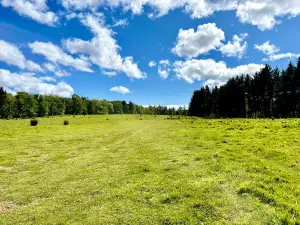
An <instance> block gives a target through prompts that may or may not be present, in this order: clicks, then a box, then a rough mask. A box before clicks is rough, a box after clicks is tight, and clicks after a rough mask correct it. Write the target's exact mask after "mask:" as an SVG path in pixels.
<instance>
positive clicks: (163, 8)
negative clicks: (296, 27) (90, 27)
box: [62, 0, 300, 30]
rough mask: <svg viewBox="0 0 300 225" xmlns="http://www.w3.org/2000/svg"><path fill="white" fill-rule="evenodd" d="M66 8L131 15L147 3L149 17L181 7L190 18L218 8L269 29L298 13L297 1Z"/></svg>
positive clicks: (117, 0)
mask: <svg viewBox="0 0 300 225" xmlns="http://www.w3.org/2000/svg"><path fill="white" fill-rule="evenodd" d="M62 4H63V6H64V7H65V8H67V9H76V10H86V9H90V10H92V11H96V10H97V9H98V8H99V7H100V6H102V7H105V6H108V7H110V8H115V7H122V8H123V9H124V10H125V11H131V12H132V13H133V14H141V13H142V12H143V8H144V6H150V7H151V8H152V12H150V13H149V17H151V18H156V17H160V16H164V15H166V14H168V13H169V11H171V10H175V9H178V8H182V9H183V10H184V11H185V12H186V13H188V14H189V15H190V16H191V17H192V18H196V19H199V18H204V17H208V16H210V15H213V13H214V12H218V11H229V10H234V11H236V15H237V17H238V18H239V20H240V21H241V22H242V23H249V24H252V25H254V26H257V27H258V28H259V29H261V30H266V29H272V28H273V27H274V26H275V25H276V24H278V23H279V22H280V18H281V17H282V16H289V17H293V16H298V15H299V14H300V4H299V1H298V0H284V1H283V0H244V1H241V0H143V1H141V0H89V1H78V0H62Z"/></svg>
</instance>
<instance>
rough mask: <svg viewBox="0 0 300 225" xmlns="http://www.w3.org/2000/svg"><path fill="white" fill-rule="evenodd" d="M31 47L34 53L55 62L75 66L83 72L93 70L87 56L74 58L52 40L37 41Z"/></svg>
mask: <svg viewBox="0 0 300 225" xmlns="http://www.w3.org/2000/svg"><path fill="white" fill-rule="evenodd" d="M29 47H30V48H31V50H32V52H33V53H35V54H39V55H43V56H44V57H45V58H46V59H47V60H49V61H50V62H52V63H54V64H61V65H63V66H69V67H73V68H75V69H76V70H79V71H83V72H89V73H92V72H93V70H91V69H90V63H89V62H88V59H87V58H85V57H83V56H81V57H80V58H73V57H72V56H71V55H68V54H66V53H65V52H64V51H63V50H62V49H61V48H59V47H58V46H56V45H54V44H52V43H51V42H48V43H45V42H38V41H36V42H34V43H30V44H29Z"/></svg>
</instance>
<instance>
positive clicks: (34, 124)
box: [30, 119, 39, 127]
mask: <svg viewBox="0 0 300 225" xmlns="http://www.w3.org/2000/svg"><path fill="white" fill-rule="evenodd" d="M38 123H39V121H38V120H37V119H32V120H30V126H32V127H35V126H37V125H38Z"/></svg>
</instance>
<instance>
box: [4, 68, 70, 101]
mask: <svg viewBox="0 0 300 225" xmlns="http://www.w3.org/2000/svg"><path fill="white" fill-rule="evenodd" d="M49 81H51V82H53V81H54V79H51V78H49V77H36V76H34V75H33V74H18V73H11V72H10V71H9V70H3V69H0V84H1V86H3V87H4V88H5V89H8V90H11V91H12V92H13V93H15V92H20V91H24V92H28V93H33V94H42V95H57V96H62V97H71V96H72V94H73V93H74V89H73V88H72V87H71V86H70V85H68V84H67V83H65V82H59V83H57V84H49V83H46V82H49Z"/></svg>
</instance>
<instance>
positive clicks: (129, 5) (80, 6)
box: [62, 0, 142, 14]
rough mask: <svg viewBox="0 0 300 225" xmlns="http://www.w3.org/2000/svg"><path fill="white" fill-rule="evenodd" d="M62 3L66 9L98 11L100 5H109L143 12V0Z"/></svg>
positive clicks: (96, 0) (99, 0)
mask: <svg viewBox="0 0 300 225" xmlns="http://www.w3.org/2000/svg"><path fill="white" fill-rule="evenodd" d="M62 5H63V6H64V7H65V8H66V9H69V10H71V9H76V10H83V11H84V10H86V9H90V10H92V11H96V10H97V9H98V8H99V7H100V6H108V7H110V8H117V7H122V8H123V9H124V10H125V11H129V10H130V11H132V12H133V13H134V14H140V13H141V12H142V0H86V1H81V0H62Z"/></svg>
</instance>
